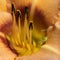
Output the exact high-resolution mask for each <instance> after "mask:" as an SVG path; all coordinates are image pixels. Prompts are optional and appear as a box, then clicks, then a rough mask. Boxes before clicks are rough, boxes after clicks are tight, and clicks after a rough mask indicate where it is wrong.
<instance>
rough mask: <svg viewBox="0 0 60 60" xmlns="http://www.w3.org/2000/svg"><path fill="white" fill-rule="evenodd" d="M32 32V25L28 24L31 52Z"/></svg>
mask: <svg viewBox="0 0 60 60" xmlns="http://www.w3.org/2000/svg"><path fill="white" fill-rule="evenodd" d="M32 31H33V23H32V22H30V24H29V42H30V48H31V50H32V48H33V40H32Z"/></svg>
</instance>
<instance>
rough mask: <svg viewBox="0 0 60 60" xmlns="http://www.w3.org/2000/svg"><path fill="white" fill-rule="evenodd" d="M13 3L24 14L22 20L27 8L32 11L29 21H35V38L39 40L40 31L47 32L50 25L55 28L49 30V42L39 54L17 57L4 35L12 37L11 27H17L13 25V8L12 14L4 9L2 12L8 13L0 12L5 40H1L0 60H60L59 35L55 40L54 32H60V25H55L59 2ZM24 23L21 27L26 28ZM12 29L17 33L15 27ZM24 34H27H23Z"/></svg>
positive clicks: (56, 0)
mask: <svg viewBox="0 0 60 60" xmlns="http://www.w3.org/2000/svg"><path fill="white" fill-rule="evenodd" d="M4 1H6V0H4ZM11 1H12V2H14V3H15V8H16V10H17V9H18V10H20V11H21V12H22V20H24V8H25V6H27V7H28V8H29V9H30V10H29V16H30V18H29V19H31V20H32V21H33V25H34V28H35V29H36V31H35V32H34V33H33V34H35V37H37V38H38V39H40V31H41V30H43V31H45V30H46V31H47V29H46V28H47V27H48V26H50V25H54V26H53V28H49V29H48V35H47V37H48V38H49V39H48V40H47V42H46V44H45V45H43V46H42V47H41V48H40V50H39V51H38V52H37V53H33V54H31V55H28V56H22V57H21V56H16V55H17V54H15V53H13V51H12V50H11V49H10V48H9V45H8V43H7V40H6V37H5V35H4V34H6V35H10V33H11V27H12V26H13V25H15V23H14V24H13V23H12V22H13V20H14V19H12V15H11V13H12V12H11V10H10V9H11V8H9V10H10V12H11V13H7V10H8V9H7V8H5V9H2V10H1V11H6V12H0V35H1V37H2V38H3V39H1V38H0V39H1V43H0V44H1V45H0V46H1V47H0V50H1V51H0V54H1V56H0V60H10V59H11V60H12V59H14V58H15V59H16V60H33V59H34V60H59V59H60V51H59V50H60V49H59V40H58V39H60V38H59V37H58V35H57V37H56V38H57V39H56V40H55V39H54V38H55V36H54V34H55V33H54V32H57V33H58V32H59V31H60V30H59V29H58V28H59V27H58V26H56V25H59V24H55V22H56V21H57V19H56V18H55V15H56V13H57V12H58V2H59V0H54V1H52V0H49V1H47V0H46V1H43V2H42V0H38V1H37V0H33V1H32V0H28V1H27V0H22V1H21V2H20V0H11ZM34 1H35V5H34V4H33V3H34ZM32 5H34V6H33V7H35V8H34V9H33V12H32V11H31V7H32ZM1 6H3V5H2V4H1ZM4 6H6V5H4ZM8 6H10V5H9V4H8ZM6 9H7V10H6ZM30 12H31V13H30ZM14 22H15V21H14ZM23 22H24V21H22V26H21V27H23V26H25V25H23ZM25 22H26V21H25ZM28 22H29V21H28ZM26 24H27V22H26ZM30 25H31V24H30ZM19 26H20V25H19ZM28 26H29V25H28ZM15 27H16V26H15ZM25 27H26V26H25ZM40 27H41V28H40ZM56 27H58V28H56ZM16 28H17V27H16ZM12 29H13V31H15V30H14V26H13V28H12ZM18 30H19V29H18ZM18 30H16V31H17V32H18ZM19 32H20V30H19ZM31 32H32V31H30V33H31ZM49 32H51V33H52V34H51V33H49ZM23 33H26V32H23ZM26 34H27V33H26ZM31 34H32V33H31ZM31 34H30V38H31ZM27 35H29V34H27ZM13 36H15V35H13ZM16 36H17V35H16ZM41 36H42V35H41ZM52 36H53V37H52ZM59 36H60V35H59ZM52 39H53V41H52ZM30 40H31V39H30ZM25 41H26V40H25ZM5 42H6V43H5ZM23 45H24V44H23ZM11 46H12V45H11ZM24 47H25V46H24ZM2 57H3V58H2Z"/></svg>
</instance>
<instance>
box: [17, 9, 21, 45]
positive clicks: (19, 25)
mask: <svg viewBox="0 0 60 60" xmlns="http://www.w3.org/2000/svg"><path fill="white" fill-rule="evenodd" d="M17 14H18V32H19V44H20V45H22V40H21V12H20V11H19V10H17Z"/></svg>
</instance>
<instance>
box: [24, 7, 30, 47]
mask: <svg viewBox="0 0 60 60" xmlns="http://www.w3.org/2000/svg"><path fill="white" fill-rule="evenodd" d="M27 16H28V8H27V7H25V21H24V46H25V47H26V40H27V39H29V31H28V22H27Z"/></svg>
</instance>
